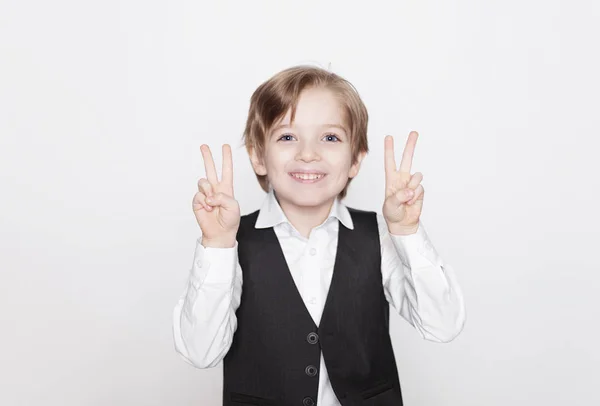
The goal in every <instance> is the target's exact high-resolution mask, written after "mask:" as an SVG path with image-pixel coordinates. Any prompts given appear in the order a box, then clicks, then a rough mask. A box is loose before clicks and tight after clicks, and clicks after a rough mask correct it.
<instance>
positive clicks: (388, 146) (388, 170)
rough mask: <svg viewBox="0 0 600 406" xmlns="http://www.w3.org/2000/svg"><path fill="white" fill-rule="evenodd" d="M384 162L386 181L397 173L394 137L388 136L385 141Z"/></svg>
mask: <svg viewBox="0 0 600 406" xmlns="http://www.w3.org/2000/svg"><path fill="white" fill-rule="evenodd" d="M384 160H385V175H386V180H387V178H389V177H390V176H391V174H392V173H394V172H395V171H396V158H395V157H394V137H392V136H391V135H388V136H386V137H385V140H384Z"/></svg>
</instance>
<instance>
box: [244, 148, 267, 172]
mask: <svg viewBox="0 0 600 406" xmlns="http://www.w3.org/2000/svg"><path fill="white" fill-rule="evenodd" d="M248 155H250V162H251V163H252V168H254V172H256V174H257V175H260V176H264V175H266V174H267V167H266V166H265V164H264V162H263V160H262V159H260V157H259V156H258V154H257V153H256V150H255V149H254V148H253V147H249V148H248Z"/></svg>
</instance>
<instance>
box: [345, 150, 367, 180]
mask: <svg viewBox="0 0 600 406" xmlns="http://www.w3.org/2000/svg"><path fill="white" fill-rule="evenodd" d="M366 155H367V153H366V152H360V153H359V154H358V156H357V157H356V162H355V163H353V164H352V166H351V167H350V171H349V172H348V177H349V178H354V177H355V176H356V175H358V170H359V169H360V164H361V163H362V160H363V159H364V158H365V156H366Z"/></svg>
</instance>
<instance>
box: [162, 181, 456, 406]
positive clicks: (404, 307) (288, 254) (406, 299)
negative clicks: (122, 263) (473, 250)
mask: <svg viewBox="0 0 600 406" xmlns="http://www.w3.org/2000/svg"><path fill="white" fill-rule="evenodd" d="M340 222H341V223H342V224H343V225H344V226H346V227H347V228H349V229H353V228H354V227H353V224H352V218H351V216H350V213H349V211H348V209H347V207H346V206H344V204H342V203H341V202H340V201H339V200H337V199H336V201H335V202H334V204H333V205H332V207H331V211H330V214H329V216H328V218H327V219H326V220H325V221H324V222H323V223H322V224H321V225H319V226H317V227H315V228H314V229H312V230H311V232H310V235H309V237H308V238H305V237H303V236H302V235H300V233H299V232H298V231H297V230H296V229H295V228H294V227H293V226H292V225H291V223H290V222H289V221H288V220H287V218H286V216H285V213H284V212H283V210H282V209H281V207H280V206H279V203H278V202H277V199H276V198H275V196H274V194H273V192H272V191H271V192H270V193H268V194H267V197H266V199H265V201H264V203H263V205H262V207H261V209H260V212H259V215H258V218H257V221H256V225H255V227H256V228H268V227H273V228H274V231H275V234H276V235H277V239H278V240H279V244H280V245H281V248H282V251H283V254H284V256H285V259H286V262H287V264H288V267H289V270H290V273H291V275H292V277H293V279H294V282H295V284H296V287H297V288H298V291H299V292H300V295H301V296H302V299H303V301H304V303H305V305H306V308H307V309H308V311H309V312H310V315H311V317H312V318H313V320H314V322H315V324H316V325H317V326H318V325H319V322H320V320H321V314H322V312H323V307H324V305H325V299H326V298H327V292H328V290H329V285H330V284H331V277H332V275H333V265H334V262H335V253H336V249H337V243H338V241H337V240H338V228H339V223H340ZM377 222H378V227H379V237H380V243H381V274H382V281H383V287H384V292H385V296H386V298H387V300H388V302H389V303H390V304H391V305H392V307H393V308H394V309H395V310H396V311H397V312H398V313H399V314H400V315H401V316H402V317H403V318H404V319H406V320H407V321H408V322H409V323H410V324H411V325H412V326H414V327H415V328H416V330H417V331H418V332H419V333H420V335H421V336H422V337H423V338H424V339H427V340H430V341H436V342H449V341H451V340H452V339H454V338H455V337H456V336H457V335H458V334H459V333H460V332H461V330H462V328H463V325H464V322H465V317H466V315H465V305H464V300H463V296H462V293H461V290H460V287H459V285H458V283H457V281H456V278H455V275H454V271H453V269H452V268H451V267H450V266H449V265H448V264H445V263H444V262H443V261H442V260H441V258H440V256H439V255H438V253H437V252H436V250H435V248H434V247H433V245H432V244H431V242H430V241H429V238H428V236H427V233H426V232H425V229H424V227H423V224H422V222H421V223H419V228H418V230H417V232H416V233H415V234H411V235H407V236H397V235H392V234H390V232H389V231H388V229H387V224H386V222H385V219H384V218H383V216H381V215H379V214H378V215H377ZM237 255H238V252H237V243H236V245H235V247H233V248H205V247H203V246H202V245H201V238H198V240H197V241H196V251H195V255H194V262H193V266H192V269H191V271H190V276H189V281H188V284H187V287H186V289H185V291H184V292H183V294H182V295H181V297H180V299H179V301H178V302H177V305H176V306H175V309H174V313H173V335H174V341H175V349H176V351H177V352H178V353H179V354H181V356H183V358H184V359H185V360H186V361H187V362H188V363H190V364H191V365H194V366H195V367H197V368H210V367H214V366H216V365H217V364H218V363H219V362H220V361H221V360H222V359H223V357H225V354H226V353H227V351H228V350H229V348H230V346H231V342H232V339H233V336H234V332H235V330H236V327H237V318H236V314H235V313H236V310H237V308H238V307H239V305H240V299H241V295H242V272H243V270H242V269H241V267H240V265H239V262H238V257H237ZM317 405H322V406H338V405H340V403H339V401H338V399H337V397H336V396H335V394H334V392H333V389H332V387H331V383H330V381H329V376H328V374H327V367H326V365H325V362H324V360H323V356H322V355H321V357H320V373H319V386H318V398H317Z"/></svg>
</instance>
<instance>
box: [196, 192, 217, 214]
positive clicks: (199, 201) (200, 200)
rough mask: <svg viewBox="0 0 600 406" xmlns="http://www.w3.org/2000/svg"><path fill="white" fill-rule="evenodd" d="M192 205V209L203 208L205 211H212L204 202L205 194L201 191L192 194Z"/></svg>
mask: <svg viewBox="0 0 600 406" xmlns="http://www.w3.org/2000/svg"><path fill="white" fill-rule="evenodd" d="M192 207H193V209H194V211H196V210H201V209H204V210H206V211H212V209H213V208H212V207H210V205H209V204H208V203H207V202H206V195H205V194H204V193H202V192H198V193H196V194H195V195H194V200H193V201H192Z"/></svg>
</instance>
